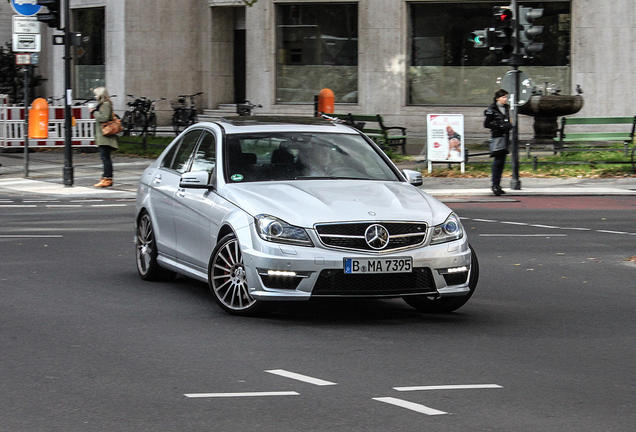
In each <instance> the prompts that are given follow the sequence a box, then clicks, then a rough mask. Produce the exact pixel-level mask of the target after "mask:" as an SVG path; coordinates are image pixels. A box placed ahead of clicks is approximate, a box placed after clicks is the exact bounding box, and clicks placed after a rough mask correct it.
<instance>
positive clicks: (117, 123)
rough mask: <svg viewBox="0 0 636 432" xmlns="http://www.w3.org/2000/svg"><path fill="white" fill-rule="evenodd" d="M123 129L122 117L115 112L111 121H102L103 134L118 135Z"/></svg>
mask: <svg viewBox="0 0 636 432" xmlns="http://www.w3.org/2000/svg"><path fill="white" fill-rule="evenodd" d="M123 130H124V127H123V126H122V125H121V119H120V118H119V116H118V115H117V114H115V113H113V119H112V120H111V121H107V122H106V123H102V135H104V136H113V135H117V134H118V133H120V132H121V131H123Z"/></svg>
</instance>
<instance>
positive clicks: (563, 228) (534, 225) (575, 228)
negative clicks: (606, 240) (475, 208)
mask: <svg viewBox="0 0 636 432" xmlns="http://www.w3.org/2000/svg"><path fill="white" fill-rule="evenodd" d="M461 219H462V220H467V221H468V220H470V221H473V222H486V223H500V224H504V225H517V226H527V227H533V228H546V229H555V230H563V231H594V232H597V233H603V234H617V235H628V236H636V232H627V231H613V230H602V229H597V230H593V229H591V228H583V227H558V226H553V225H541V224H531V223H524V222H513V221H497V220H493V219H478V218H475V219H471V218H461ZM480 236H482V237H565V234H480Z"/></svg>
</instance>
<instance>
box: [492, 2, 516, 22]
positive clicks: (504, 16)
mask: <svg viewBox="0 0 636 432" xmlns="http://www.w3.org/2000/svg"><path fill="white" fill-rule="evenodd" d="M492 13H493V16H494V18H495V21H496V22H497V23H498V24H504V25H505V24H508V23H510V22H511V21H512V18H513V17H512V10H511V9H510V7H509V6H507V7H502V6H495V7H493V8H492Z"/></svg>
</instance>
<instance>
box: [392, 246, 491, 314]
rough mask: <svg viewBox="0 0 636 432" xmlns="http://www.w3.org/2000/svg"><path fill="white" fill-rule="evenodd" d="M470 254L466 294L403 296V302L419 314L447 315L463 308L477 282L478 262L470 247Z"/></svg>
mask: <svg viewBox="0 0 636 432" xmlns="http://www.w3.org/2000/svg"><path fill="white" fill-rule="evenodd" d="M470 252H471V258H470V279H469V280H468V287H469V289H470V291H469V292H468V293H467V294H464V295H461V296H453V297H433V296H426V295H421V296H405V297H403V299H404V301H405V302H406V303H408V304H409V305H410V306H412V307H414V308H415V309H417V310H419V311H420V312H425V313H449V312H453V311H455V310H457V309H459V308H460V307H462V306H464V305H465V304H466V302H467V301H468V300H469V299H470V297H471V296H472V295H473V293H474V292H475V288H476V287H477V282H478V281H479V261H478V260H477V255H476V254H475V251H474V249H473V247H472V246H470Z"/></svg>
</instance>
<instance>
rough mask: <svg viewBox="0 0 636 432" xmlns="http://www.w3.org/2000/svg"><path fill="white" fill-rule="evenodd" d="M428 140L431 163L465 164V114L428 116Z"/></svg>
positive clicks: (427, 145)
mask: <svg viewBox="0 0 636 432" xmlns="http://www.w3.org/2000/svg"><path fill="white" fill-rule="evenodd" d="M426 138H427V139H426V149H427V159H428V161H429V162H464V115H463V114H428V115H427V116H426Z"/></svg>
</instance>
